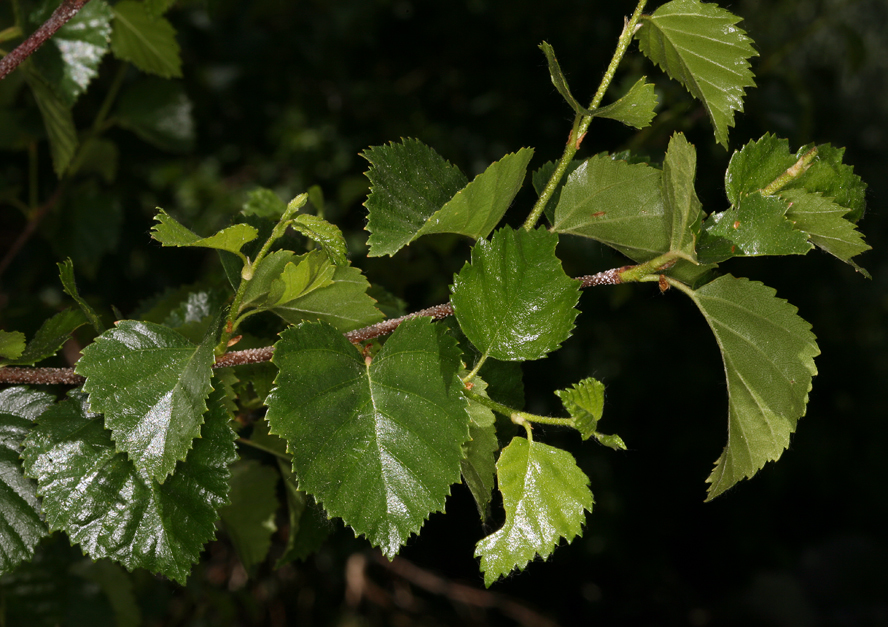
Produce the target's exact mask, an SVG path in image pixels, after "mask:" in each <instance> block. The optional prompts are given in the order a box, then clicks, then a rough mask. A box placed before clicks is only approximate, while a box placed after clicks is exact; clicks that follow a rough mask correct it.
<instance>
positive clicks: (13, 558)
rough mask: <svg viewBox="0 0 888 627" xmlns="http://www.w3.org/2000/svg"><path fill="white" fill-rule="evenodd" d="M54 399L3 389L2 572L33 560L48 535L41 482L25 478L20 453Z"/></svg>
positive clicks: (0, 401)
mask: <svg viewBox="0 0 888 627" xmlns="http://www.w3.org/2000/svg"><path fill="white" fill-rule="evenodd" d="M54 401H55V399H54V398H53V397H52V395H50V394H47V393H46V392H37V391H35V390H29V389H28V388H26V387H18V386H17V387H9V388H6V389H4V390H0V573H8V572H10V571H11V570H12V569H13V568H15V567H16V566H17V565H18V564H19V563H21V562H22V561H23V560H30V559H31V558H32V557H33V556H34V548H35V547H36V546H37V543H38V542H40V540H41V539H42V538H44V537H45V536H46V535H47V534H48V531H47V529H46V525H45V524H44V523H43V519H42V516H41V512H40V501H39V499H38V498H37V484H36V483H35V482H34V481H32V480H30V479H28V478H27V477H25V473H24V470H23V468H22V462H21V459H20V457H19V456H20V455H21V452H22V442H23V441H24V439H25V437H26V436H27V435H28V432H29V431H30V429H31V424H32V423H33V421H34V420H35V419H36V418H37V417H39V416H40V415H41V414H42V413H43V412H44V411H46V410H47V409H48V408H49V407H51V406H52V404H53V402H54Z"/></svg>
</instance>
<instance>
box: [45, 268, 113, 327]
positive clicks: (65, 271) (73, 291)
mask: <svg viewBox="0 0 888 627" xmlns="http://www.w3.org/2000/svg"><path fill="white" fill-rule="evenodd" d="M56 266H58V268H59V280H60V281H61V282H62V289H63V290H64V291H65V294H67V295H68V296H70V297H71V298H73V299H74V302H76V303H77V304H78V305H79V306H80V310H81V311H82V312H83V315H84V316H86V319H87V320H89V323H90V324H91V325H92V326H93V328H94V329H95V330H96V331H97V332H98V333H101V332H102V331H104V330H105V325H104V324H102V321H101V320H100V319H99V314H97V313H96V312H95V310H94V309H93V308H92V307H90V306H89V303H87V302H86V301H85V300H83V298H81V296H80V292H78V291H77V282H76V281H75V280H74V262H73V261H71V260H70V259H66V260H65V261H63V262H61V263H57V264H56Z"/></svg>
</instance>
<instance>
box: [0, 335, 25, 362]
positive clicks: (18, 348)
mask: <svg viewBox="0 0 888 627" xmlns="http://www.w3.org/2000/svg"><path fill="white" fill-rule="evenodd" d="M24 352H25V334H24V333H22V332H21V331H3V330H0V366H3V365H7V364H8V363H10V362H12V361H15V360H17V359H18V358H19V357H21V356H22V353H24Z"/></svg>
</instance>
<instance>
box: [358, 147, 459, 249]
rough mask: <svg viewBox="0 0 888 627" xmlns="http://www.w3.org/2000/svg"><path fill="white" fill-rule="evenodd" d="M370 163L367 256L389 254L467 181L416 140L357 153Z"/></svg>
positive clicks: (400, 245)
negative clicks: (368, 247)
mask: <svg viewBox="0 0 888 627" xmlns="http://www.w3.org/2000/svg"><path fill="white" fill-rule="evenodd" d="M361 156H362V157H364V158H365V159H366V160H367V161H369V162H370V165H371V167H370V169H369V170H368V171H367V178H369V179H370V184H371V188H370V195H369V196H368V197H367V201H366V202H365V203H364V206H365V207H367V211H368V212H369V213H368V217H367V230H368V231H370V233H371V235H370V237H369V238H368V240H367V244H368V245H369V246H370V252H369V255H370V256H371V257H380V256H382V255H394V254H395V253H396V252H398V251H399V250H400V249H401V248H403V247H404V246H406V245H407V244H409V243H410V242H411V241H412V240H413V239H414V238H415V237H416V234H417V232H418V231H419V229H421V228H422V226H423V225H424V224H425V223H426V221H427V220H428V219H429V218H431V217H432V215H434V213H435V212H436V211H438V210H439V209H440V208H441V207H443V206H444V204H445V203H447V201H449V200H450V199H451V198H453V196H454V194H456V192H458V191H459V190H461V189H462V188H463V187H465V186H466V183H468V179H467V178H466V177H465V175H464V174H463V173H462V172H460V171H459V168H457V167H456V166H454V165H451V164H450V163H449V162H447V161H446V160H445V159H444V158H443V157H441V155H439V154H438V153H437V152H435V151H434V150H432V149H431V148H429V147H428V146H426V145H425V144H423V143H422V142H419V141H417V140H415V139H404V140H401V143H394V142H392V143H390V144H387V145H385V146H373V147H370V148H368V149H367V150H365V151H364V152H363V153H361Z"/></svg>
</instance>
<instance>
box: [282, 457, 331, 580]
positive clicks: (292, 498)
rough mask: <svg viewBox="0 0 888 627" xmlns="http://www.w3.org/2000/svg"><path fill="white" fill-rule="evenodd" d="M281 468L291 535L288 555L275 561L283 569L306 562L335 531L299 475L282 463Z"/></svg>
mask: <svg viewBox="0 0 888 627" xmlns="http://www.w3.org/2000/svg"><path fill="white" fill-rule="evenodd" d="M278 467H279V468H280V471H281V478H282V479H283V480H284V489H285V492H286V495H287V514H288V518H289V521H290V533H289V535H288V536H287V544H286V545H285V546H284V552H283V553H282V554H281V556H280V557H279V558H278V560H277V562H275V565H274V567H275V568H280V567H281V566H283V565H284V564H287V563H289V562H293V561H301V560H304V559H305V558H307V557H308V556H309V555H311V554H312V553H314V552H315V551H317V550H318V549H319V548H320V547H321V546H322V545H323V544H324V541H325V540H326V539H327V537H328V536H329V535H330V532H331V531H332V530H333V526H332V525H331V524H330V523H329V522H328V521H327V517H326V513H325V512H324V510H323V509H322V508H321V507H320V506H319V505H318V504H317V503H315V500H314V499H313V498H312V497H311V496H310V495H308V494H306V493H305V492H303V491H302V490H300V489H299V487H298V486H297V482H296V475H295V474H293V471H292V470H291V468H290V464H287V463H285V462H284V461H283V460H278Z"/></svg>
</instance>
